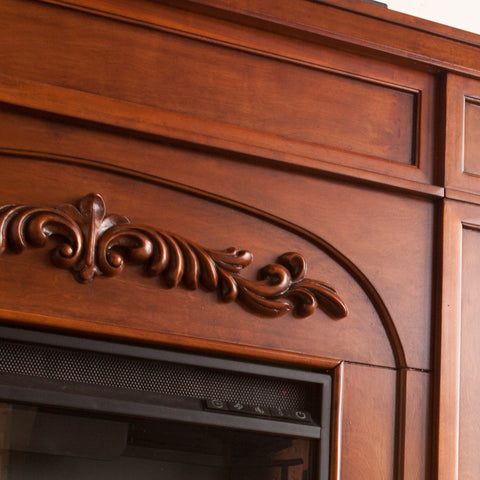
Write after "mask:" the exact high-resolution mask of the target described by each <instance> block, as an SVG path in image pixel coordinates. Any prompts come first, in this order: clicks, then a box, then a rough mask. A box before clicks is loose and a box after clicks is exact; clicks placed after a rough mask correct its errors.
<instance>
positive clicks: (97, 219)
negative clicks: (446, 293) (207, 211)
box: [0, 193, 348, 319]
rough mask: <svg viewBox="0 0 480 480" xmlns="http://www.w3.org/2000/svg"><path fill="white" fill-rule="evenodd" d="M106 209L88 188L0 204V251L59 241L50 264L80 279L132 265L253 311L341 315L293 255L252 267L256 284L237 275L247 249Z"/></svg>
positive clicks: (328, 291) (333, 294)
mask: <svg viewBox="0 0 480 480" xmlns="http://www.w3.org/2000/svg"><path fill="white" fill-rule="evenodd" d="M105 212H106V209H105V203H104V201H103V198H102V197H101V196H100V195H98V194H93V193H92V194H89V195H87V196H86V197H84V198H83V199H82V200H81V201H80V202H79V205H78V208H77V207H75V206H74V205H71V204H66V205H61V206H59V207H57V208H37V207H29V206H18V205H6V206H3V207H0V254H1V253H2V252H3V251H5V250H7V249H9V250H11V251H13V252H15V253H21V252H22V251H23V250H24V249H25V248H26V247H27V246H28V245H30V246H32V247H43V246H44V245H45V244H46V242H47V240H48V239H49V238H50V237H51V238H52V239H55V240H56V241H57V243H58V245H57V246H56V247H55V248H54V249H53V250H52V251H51V255H52V261H53V263H54V265H55V266H57V267H59V268H64V269H69V270H70V271H71V272H72V273H73V274H74V275H75V278H76V279H77V280H78V281H80V282H88V281H91V280H93V279H94V277H95V276H106V277H110V276H114V275H118V274H119V273H120V272H121V271H122V270H123V268H124V267H125V265H126V264H127V263H137V264H142V265H144V267H145V271H146V273H147V274H148V275H151V276H157V277H160V278H161V279H162V280H163V282H164V284H165V286H166V287H168V288H174V287H176V286H178V285H179V284H180V283H183V285H185V286H186V287H187V288H190V289H197V288H198V287H199V286H200V285H201V286H203V287H204V288H205V289H206V290H216V291H217V292H218V295H219V298H220V299H221V300H222V301H224V302H233V301H238V302H239V303H241V304H243V305H244V306H246V307H247V308H249V309H250V310H252V311H254V312H255V313H257V314H260V315H265V316H279V315H283V314H285V313H288V312H292V314H293V315H294V316H296V317H307V316H309V315H311V314H312V313H313V312H314V311H315V310H316V309H320V310H323V311H324V312H325V313H327V314H328V315H329V316H330V317H332V318H334V319H339V318H343V317H345V316H346V315H347V313H348V309H347V306H346V305H345V302H344V301H343V300H342V299H341V298H340V296H339V295H338V293H337V291H336V290H335V289H334V288H333V287H331V286H330V285H328V284H327V283H324V282H321V281H317V280H311V279H307V278H305V275H306V271H307V266H306V261H305V259H304V258H303V257H302V255H300V254H299V253H295V252H289V253H285V254H283V255H281V256H280V257H279V258H278V259H277V263H274V264H269V265H266V266H265V267H263V268H262V269H260V270H259V272H258V278H257V280H256V281H254V280H248V279H246V278H244V277H242V275H241V273H242V270H243V269H244V268H246V267H247V266H249V265H250V264H251V263H252V259H253V256H252V254H251V253H250V252H248V251H246V250H237V249H235V248H233V247H232V248H228V249H226V250H212V249H208V248H205V247H202V246H200V245H198V244H196V243H194V242H191V241H188V240H186V239H184V238H182V237H181V236H179V235H176V234H173V233H170V232H167V231H163V230H159V229H157V228H154V227H151V226H143V225H132V224H131V223H130V221H129V219H128V218H127V217H124V216H120V215H115V214H114V215H106V213H105Z"/></svg>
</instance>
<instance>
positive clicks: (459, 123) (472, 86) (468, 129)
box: [445, 75, 480, 203]
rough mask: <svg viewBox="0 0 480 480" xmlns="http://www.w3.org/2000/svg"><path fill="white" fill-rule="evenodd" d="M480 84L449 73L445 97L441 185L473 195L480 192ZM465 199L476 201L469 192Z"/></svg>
mask: <svg viewBox="0 0 480 480" xmlns="http://www.w3.org/2000/svg"><path fill="white" fill-rule="evenodd" d="M479 96H480V84H479V83H478V82H477V81H474V80H472V79H468V78H462V77H459V76H456V75H449V76H448V78H447V99H446V109H447V110H446V120H447V125H446V158H447V159H448V162H447V163H446V168H445V186H446V187H447V188H450V189H453V190H459V191H461V192H466V193H467V194H472V193H473V194H475V195H477V194H478V193H479V192H480V177H479V171H480V170H479V168H478V162H479V161H478V155H479V154H478V151H477V147H478V131H479V128H480V123H479V114H478V108H479V107H478V98H479ZM469 201H475V202H477V203H478V200H476V199H475V196H474V195H471V197H470V198H469Z"/></svg>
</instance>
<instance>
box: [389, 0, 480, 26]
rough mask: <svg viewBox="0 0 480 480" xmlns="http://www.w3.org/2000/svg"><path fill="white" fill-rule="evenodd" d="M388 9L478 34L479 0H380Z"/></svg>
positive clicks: (479, 22) (479, 21) (479, 19)
mask: <svg viewBox="0 0 480 480" xmlns="http://www.w3.org/2000/svg"><path fill="white" fill-rule="evenodd" d="M381 1H383V3H386V4H387V5H388V8H389V9H390V10H396V11H397V12H403V13H408V14H409V15H415V16H416V17H421V18H426V19H428V20H432V21H434V22H438V23H443V24H444V25H450V26H452V27H457V28H461V29H462V30H468V31H470V32H475V33H478V34H480V0H381Z"/></svg>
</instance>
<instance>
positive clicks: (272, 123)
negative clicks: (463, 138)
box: [0, 2, 428, 165]
mask: <svg viewBox="0 0 480 480" xmlns="http://www.w3.org/2000/svg"><path fill="white" fill-rule="evenodd" d="M14 4H15V5H14V7H12V8H10V9H8V8H7V11H6V12H5V13H4V14H3V22H2V28H3V29H9V28H12V29H14V28H15V27H14V25H18V24H21V25H22V31H23V32H24V37H25V38H22V43H21V45H20V44H19V43H18V36H17V35H16V32H15V30H12V32H11V34H10V35H9V34H8V31H4V32H3V34H2V52H3V54H2V57H1V59H0V66H2V67H4V68H3V71H5V72H8V73H9V74H10V75H14V76H19V77H24V78H30V79H33V80H38V81H43V82H46V83H52V82H53V83H55V84H57V85H62V86H66V87H69V88H71V89H75V90H81V91H88V92H94V93H97V94H100V95H105V96H109V97H115V98H121V99H123V100H128V101H130V102H135V103H143V104H148V105H151V106H156V107H160V108H162V109H165V110H168V111H175V112H181V113H184V114H191V115H194V116H195V117H200V118H205V119H209V120H215V121H217V122H224V123H226V124H230V125H236V126H241V127H245V128H248V129H253V130H255V131H261V132H266V133H269V134H275V135H278V136H280V137H285V138H288V139H292V140H299V141H302V142H307V143H309V144H318V145H321V146H327V147H330V148H334V149H338V150H340V151H344V152H348V153H356V154H360V155H363V156H366V157H367V158H377V159H383V160H389V161H392V162H395V163H401V164H406V165H417V163H419V152H418V151H417V134H418V131H419V124H418V122H419V118H420V117H419V115H420V113H419V112H420V110H419V108H420V106H419V97H418V93H419V91H420V87H419V89H418V90H416V89H415V87H410V86H408V87H402V84H401V83H399V84H398V85H395V84H393V83H391V84H388V83H386V82H385V83H384V81H383V80H376V79H375V76H373V77H372V78H370V79H369V78H368V74H367V75H365V72H352V73H351V74H348V73H332V72H331V71H329V70H331V68H330V67H329V68H328V69H326V70H323V69H322V67H321V65H322V61H321V58H322V51H321V50H320V49H319V50H318V52H317V54H318V63H316V64H313V63H307V62H304V61H301V60H296V59H295V58H288V57H287V56H285V57H283V58H279V56H278V55H269V54H268V55H267V54H265V55H264V54H262V52H260V51H258V52H255V53H253V52H252V51H250V52H247V51H242V50H241V49H239V48H227V47H226V46H220V45H218V44H217V42H215V43H214V42H210V41H207V39H202V40H199V39H193V38H189V37H187V36H183V35H177V34H172V33H167V32H165V31H161V30H159V29H152V28H140V27H138V26H133V25H131V24H128V23H121V22H117V23H115V24H114V28H113V26H112V22H111V20H109V19H106V18H101V17H98V16H93V15H86V14H80V13H78V12H71V11H68V10H67V9H58V8H52V7H51V6H50V7H49V6H45V5H41V4H31V5H29V8H28V9H26V10H25V11H24V12H22V14H21V17H19V16H18V15H19V13H18V11H17V10H18V8H17V4H16V3H15V2H14ZM80 31H81V32H82V33H81V36H79V35H77V34H76V33H75V32H80ZM59 39H61V43H62V48H61V49H59V48H58V42H59ZM20 49H21V52H22V54H21V55H18V51H19V50H20ZM47 51H48V52H55V55H54V56H53V55H52V56H51V57H49V59H48V61H44V60H43V57H44V52H47ZM274 57H277V58H274ZM40 59H42V60H41V61H40ZM2 62H3V63H2ZM7 65H8V67H7ZM80 65H81V68H79V66H80ZM422 82H423V80H422ZM427 110H428V108H427V109H426V111H427ZM427 143H428V142H427ZM423 147H425V146H424V145H422V148H423Z"/></svg>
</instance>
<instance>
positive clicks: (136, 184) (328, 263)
mask: <svg viewBox="0 0 480 480" xmlns="http://www.w3.org/2000/svg"><path fill="white" fill-rule="evenodd" d="M8 158H9V157H6V162H4V163H3V172H4V179H5V180H7V179H8V184H10V185H11V188H12V190H11V193H13V192H14V191H16V190H17V189H18V188H19V187H20V185H22V184H24V180H23V179H22V175H21V170H22V169H20V170H19V169H18V167H19V166H20V165H21V164H23V165H24V168H26V169H28V170H29V171H30V172H31V173H32V174H35V177H36V178H37V180H38V191H35V190H32V191H31V192H30V194H28V195H26V196H28V198H27V199H26V201H27V203H33V204H35V203H37V202H35V196H38V195H41V196H42V197H44V194H45V193H44V192H45V191H50V192H51V193H50V195H51V199H50V200H54V203H53V204H55V203H63V202H58V197H60V196H61V194H63V199H65V198H67V196H68V195H67V190H68V192H69V194H70V195H71V194H72V192H74V191H76V190H77V189H79V188H84V187H85V185H89V186H90V188H93V187H96V186H102V188H103V191H104V193H105V198H106V201H108V203H109V204H110V203H111V202H110V200H109V199H110V198H112V199H113V198H115V202H114V203H113V206H112V211H117V212H121V211H125V209H126V207H127V206H130V208H131V205H132V200H131V196H132V194H134V192H141V198H142V201H141V202H139V203H138V205H137V207H136V211H137V212H138V213H137V214H136V215H137V218H138V221H139V223H146V224H148V223H152V224H155V223H158V224H162V225H164V226H166V227H168V230H171V231H176V232H178V233H179V234H180V235H182V236H186V234H188V236H192V234H195V236H196V237H197V238H198V239H199V242H200V243H207V244H212V242H213V247H215V246H216V245H217V244H218V245H221V244H223V245H225V244H227V245H228V244H230V239H231V238H232V235H234V236H235V237H236V238H238V239H239V241H241V242H242V239H245V246H246V248H248V249H249V250H251V251H255V256H256V260H255V262H260V265H261V264H262V263H263V264H268V263H271V262H272V260H274V258H275V254H274V257H273V258H272V249H276V248H281V249H282V250H283V251H288V248H287V249H285V248H284V247H285V246H286V245H287V244H289V243H290V246H292V245H295V247H296V248H298V249H299V252H302V253H303V254H304V255H306V256H309V255H311V257H312V265H311V274H310V275H311V276H313V277H314V276H315V271H320V269H321V271H323V272H324V275H327V276H329V277H330V276H331V280H332V283H336V282H340V284H341V285H342V287H341V290H342V293H341V295H346V296H345V302H346V303H347V304H348V305H349V308H350V309H351V314H349V316H348V317H347V318H348V325H345V326H344V327H342V322H343V321H342V322H332V323H334V324H335V325H336V327H339V328H331V327H330V326H328V325H326V324H325V322H324V321H321V322H318V319H317V320H315V319H314V317H317V316H318V314H320V312H318V313H317V314H316V315H315V316H314V317H312V320H313V323H312V322H310V321H309V320H308V319H304V320H301V322H302V324H301V325H300V324H298V323H297V322H295V321H294V322H293V323H292V322H291V324H290V326H287V325H286V323H285V322H283V321H281V322H280V323H277V321H275V326H274V327H273V326H272V325H271V324H270V322H266V323H264V324H263V326H262V322H258V321H255V319H254V318H252V317H251V314H249V313H248V312H247V311H243V309H241V308H240V309H239V308H235V305H222V304H221V303H218V301H217V300H216V299H215V297H212V294H210V295H206V294H205V293H202V292H196V293H195V291H189V290H184V289H174V290H170V291H165V290H162V289H158V288H152V285H150V284H151V281H152V280H151V279H149V278H148V277H144V276H141V275H138V272H137V270H136V269H135V268H131V269H125V270H124V272H123V273H122V275H121V276H118V277H117V278H114V279H111V280H107V281H103V282H101V281H98V280H102V279H101V278H99V279H98V280H97V281H95V282H91V283H89V284H87V285H85V286H79V285H78V284H77V283H76V282H75V281H74V280H73V279H71V280H70V281H67V282H65V278H64V275H65V274H67V275H69V276H70V274H68V273H66V272H62V271H59V270H57V269H55V268H54V267H52V266H50V265H49V259H48V257H47V258H46V257H45V255H44V254H42V253H41V252H37V251H30V250H27V251H25V252H23V253H22V255H20V256H18V257H17V256H15V254H10V255H9V254H8V252H6V253H5V254H4V255H2V257H1V258H0V261H1V262H5V263H4V265H6V267H5V268H6V272H5V276H4V277H3V281H2V283H3V284H4V285H5V288H4V289H3V294H2V302H3V305H4V306H5V308H8V309H12V310H15V309H18V310H19V311H22V310H23V311H24V312H31V313H36V314H42V313H43V314H48V315H51V316H53V317H62V316H65V318H70V319H77V320H82V321H87V322H88V321H89V319H90V321H92V320H93V319H94V322H95V323H100V324H101V323H103V324H104V325H105V326H104V328H105V332H107V331H108V325H111V326H117V327H123V328H127V329H132V331H133V330H138V329H143V330H149V329H150V330H151V331H152V335H153V334H154V331H156V332H157V333H161V332H163V333H171V334H177V335H178V334H181V335H188V336H192V337H202V338H211V339H214V338H216V339H217V340H219V341H228V342H232V341H233V342H240V343H247V344H252V345H253V344H258V342H260V344H259V345H263V346H264V347H267V344H266V343H271V341H272V340H274V337H276V340H274V343H276V342H279V343H278V346H279V345H283V346H284V347H285V348H287V349H288V350H293V351H304V347H301V346H300V344H297V345H296V346H295V343H297V342H298V341H300V343H301V344H302V343H304V342H307V343H311V347H309V349H311V350H310V351H311V353H313V352H314V351H316V352H317V353H320V351H321V350H323V351H324V353H325V355H324V356H327V357H328V356H332V358H335V355H334V353H335V352H336V353H337V354H338V352H339V351H340V350H343V352H344V353H343V354H345V355H346V356H347V357H348V358H354V357H355V358H356V354H355V353H354V352H355V351H358V352H359V351H362V352H363V353H362V354H361V355H360V356H359V357H358V359H359V360H360V359H363V360H364V361H368V362H373V363H376V362H379V363H381V364H387V365H389V364H391V362H392V361H394V358H395V357H394V356H393V352H392V345H391V343H390V341H389V333H388V332H386V331H385V329H384V328H385V327H384V326H383V324H382V321H381V320H380V318H381V317H380V318H379V313H380V312H378V313H377V311H376V309H375V307H374V306H373V305H372V304H371V302H370V300H369V299H368V296H367V294H366V293H365V292H364V291H363V288H362V286H360V285H359V284H358V283H357V281H356V279H355V278H354V277H352V275H351V274H349V273H348V270H347V271H346V270H345V269H344V268H343V267H342V266H341V265H339V264H338V263H336V262H335V261H334V260H333V259H332V258H330V257H329V255H328V254H327V253H326V252H325V253H322V252H321V250H319V248H318V246H315V244H312V243H311V242H310V241H308V240H307V238H302V237H301V236H298V235H295V234H294V233H290V232H288V231H286V230H284V229H282V228H280V229H279V228H278V226H274V225H271V224H270V221H269V222H268V223H265V221H262V220H261V216H260V218H257V219H256V218H254V217H251V216H250V215H245V213H246V212H244V213H242V212H240V211H238V208H237V209H235V210H237V211H235V210H233V209H231V208H229V207H228V206H225V205H223V206H222V205H221V203H223V202H220V199H218V200H217V202H215V203H217V204H215V203H213V202H209V201H206V200H205V199H201V198H195V196H191V195H189V194H188V193H184V192H182V191H181V190H180V191H178V189H173V188H172V187H171V186H170V187H169V188H165V186H164V187H163V188H159V186H160V185H159V184H158V183H157V182H155V183H154V184H149V183H146V182H143V181H139V180H136V181H135V180H133V179H132V178H130V179H129V178H125V177H122V176H118V175H112V174H107V173H105V172H103V173H102V171H99V170H97V169H93V170H92V169H86V168H85V167H78V166H77V167H75V166H72V165H68V164H64V165H62V164H61V163H56V164H52V163H50V162H45V161H33V162H32V161H29V160H26V161H25V160H22V159H20V158H17V159H16V161H15V163H13V164H12V163H10V164H9V161H8ZM53 165H55V172H56V175H55V176H53V177H51V172H52V166H53ZM34 172H36V173H34ZM61 172H63V173H61ZM63 176H64V177H63ZM61 177H63V178H68V179H69V181H68V187H67V186H66V185H65V188H64V189H62V188H59V187H58V185H57V179H58V178H61ZM54 185H57V186H56V187H55V188H53V186H54ZM62 190H63V191H62ZM6 192H7V187H6V189H5V190H4V192H3V193H6ZM122 192H123V193H122ZM187 192H188V190H187ZM15 195H18V190H17V191H16V193H15ZM212 200H213V198H212ZM158 205H161V209H159V208H157V206H158ZM140 207H141V208H140ZM267 218H268V217H267ZM186 219H188V220H187V221H186ZM269 224H270V225H269ZM195 232H196V233H195ZM247 238H248V241H247ZM312 238H313V237H312ZM265 239H268V241H265ZM289 239H290V240H289ZM242 243H243V242H242ZM275 245H277V247H275ZM319 245H320V244H319ZM34 258H35V259H36V260H34V262H35V265H36V268H35V270H33V271H31V270H30V266H31V265H32V261H33V259H34ZM14 265H16V268H14V269H11V268H9V266H12V267H13V266H14ZM254 271H255V270H254ZM40 278H43V280H42V281H41V282H39V279H40ZM62 278H63V279H64V280H62ZM70 278H71V277H70ZM135 279H136V280H135ZM17 282H24V288H23V289H22V290H23V292H20V291H17V290H16V287H15V286H16V285H17V284H18V283H17ZM9 285H10V286H9ZM47 285H48V287H47ZM44 288H48V289H49V291H50V293H49V296H48V297H44V296H43V295H42V293H41V292H42V290H43V289H44ZM59 289H60V290H59ZM10 290H11V291H10ZM58 295H61V296H62V298H64V299H65V302H62V303H58V302H56V300H55V298H56V297H57V296H58ZM139 298H141V299H142V301H141V302H138V300H137V299H139ZM67 299H68V300H67ZM74 299H76V300H74ZM108 299H115V301H113V302H110V301H108ZM105 302H108V304H109V305H110V306H109V309H108V310H105ZM192 302H193V303H192ZM352 302H353V303H352ZM47 303H48V305H49V306H48V307H47ZM42 304H43V307H42ZM7 305H9V306H8V307H7ZM80 305H83V307H82V308H79V307H80ZM194 305H196V307H195V306H194ZM354 305H356V306H354ZM231 308H233V310H230V309H231ZM132 309H133V310H134V311H135V315H133V316H132V314H131V311H132ZM199 309H200V310H199ZM195 310H196V311H197V313H196V314H195V315H194V314H193V312H194V311H195ZM114 311H115V314H114V315H112V313H113V312H114ZM169 312H170V313H169ZM177 315H178V317H177ZM320 315H321V314H320ZM321 316H322V315H321ZM249 317H250V318H249ZM171 318H176V320H175V322H174V323H172V322H171V321H170V320H169V319H171ZM248 318H249V319H248ZM327 318H328V317H327ZM329 321H330V322H331V320H329ZM305 322H306V323H305ZM287 323H288V322H287ZM315 323H317V326H316V327H315V326H314V324H315ZM272 327H273V328H272ZM372 327H373V328H374V329H375V330H376V332H377V333H376V336H378V338H377V341H376V345H377V347H378V348H376V349H375V351H372V350H371V349H370V348H369V347H368V344H367V343H368V342H365V341H361V340H360V338H361V336H362V334H361V333H360V332H361V330H363V329H365V328H366V329H367V330H371V328H372ZM393 327H394V326H393ZM272 331H277V333H278V335H273V336H272V334H271V333H272ZM347 331H348V332H350V333H349V334H348V335H347V336H345V333H346V332H347ZM228 332H230V333H228ZM242 332H243V333H242ZM267 332H270V333H268V334H267ZM391 333H394V332H391ZM125 334H126V335H127V336H128V332H127V330H126V331H125ZM252 335H253V337H256V339H255V340H253V337H252ZM284 335H287V337H284ZM359 335H360V336H359ZM369 335H371V333H370V334H369ZM242 337H243V340H241V339H242ZM247 338H250V340H247ZM286 338H290V339H289V340H288V341H287V340H286ZM295 338H296V340H295ZM301 338H303V340H301ZM348 338H350V340H348ZM252 340H253V343H252ZM291 340H292V341H293V343H291ZM365 340H366V339H365ZM265 342H266V343H265ZM319 342H320V343H321V344H322V345H323V346H322V347H320V345H319ZM288 344H290V346H288ZM340 344H343V345H344V346H343V347H342V348H341V349H340V350H339V349H338V348H339V345H340ZM380 345H382V346H381V347H380ZM400 346H401V345H400ZM270 347H273V344H270ZM304 353H307V352H306V351H304ZM343 354H342V355H343ZM372 355H373V357H372ZM374 358H376V359H377V360H376V361H375V360H373V359H374Z"/></svg>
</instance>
